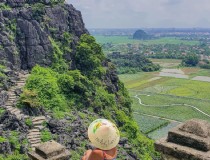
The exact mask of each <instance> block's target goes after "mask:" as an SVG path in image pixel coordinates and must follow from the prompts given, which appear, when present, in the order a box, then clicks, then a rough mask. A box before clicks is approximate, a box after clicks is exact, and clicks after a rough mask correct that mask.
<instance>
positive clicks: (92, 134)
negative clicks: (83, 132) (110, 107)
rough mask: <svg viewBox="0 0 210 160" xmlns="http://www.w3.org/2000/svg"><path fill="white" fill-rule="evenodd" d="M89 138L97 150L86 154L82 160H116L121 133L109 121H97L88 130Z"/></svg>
mask: <svg viewBox="0 0 210 160" xmlns="http://www.w3.org/2000/svg"><path fill="white" fill-rule="evenodd" d="M88 137H89V140H90V142H91V143H92V144H93V146H94V147H95V149H93V150H88V151H86V152H85V154H84V156H83V157H82V160H115V159H116V157H117V145H118V143H119V140H120V132H119V130H118V128H117V127H116V125H115V124H114V123H112V122H110V121H109V120H107V119H97V120H95V121H93V122H92V123H91V124H90V126H89V128H88Z"/></svg>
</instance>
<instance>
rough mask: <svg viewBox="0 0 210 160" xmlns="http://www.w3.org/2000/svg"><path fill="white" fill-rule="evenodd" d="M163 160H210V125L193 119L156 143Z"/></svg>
mask: <svg viewBox="0 0 210 160" xmlns="http://www.w3.org/2000/svg"><path fill="white" fill-rule="evenodd" d="M155 147H156V150H157V151H159V152H161V153H163V159H182V160H210V123H208V122H207V121H204V120H198V119H192V120H189V121H187V122H185V123H184V124H180V125H178V126H177V127H176V128H174V129H172V130H171V131H169V133H168V137H167V138H163V139H161V140H159V141H157V142H156V143H155Z"/></svg>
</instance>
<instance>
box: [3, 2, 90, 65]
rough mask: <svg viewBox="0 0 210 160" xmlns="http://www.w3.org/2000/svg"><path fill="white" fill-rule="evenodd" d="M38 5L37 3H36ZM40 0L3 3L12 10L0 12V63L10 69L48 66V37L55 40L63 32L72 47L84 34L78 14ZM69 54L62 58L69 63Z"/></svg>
mask: <svg viewBox="0 0 210 160" xmlns="http://www.w3.org/2000/svg"><path fill="white" fill-rule="evenodd" d="M38 2H39V3H38ZM48 2H49V1H42V0H36V1H35V0H4V1H2V0H1V1H0V3H1V4H3V5H7V6H8V7H12V8H10V9H0V57H1V60H0V64H3V65H7V66H9V67H11V66H12V68H13V69H20V68H21V69H31V68H32V67H33V66H34V65H36V64H39V65H41V66H50V65H51V64H52V61H53V47H52V44H51V42H50V40H49V36H51V37H52V36H53V38H54V39H56V40H59V39H60V38H61V37H62V34H63V33H65V32H68V33H71V34H72V35H73V42H72V44H71V45H72V46H71V47H72V48H75V44H76V42H77V40H78V38H79V37H80V36H81V34H84V33H88V31H87V30H86V29H85V27H84V23H83V20H82V16H81V13H80V12H79V11H77V10H76V9H75V8H74V7H73V6H72V5H68V4H62V3H60V4H56V5H51V4H50V3H48ZM72 55H73V53H67V54H66V55H64V56H65V58H66V59H67V60H68V61H70V60H71V59H72Z"/></svg>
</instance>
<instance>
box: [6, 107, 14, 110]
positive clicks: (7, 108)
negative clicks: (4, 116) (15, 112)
mask: <svg viewBox="0 0 210 160" xmlns="http://www.w3.org/2000/svg"><path fill="white" fill-rule="evenodd" d="M5 108H6V110H9V109H10V108H13V107H12V106H5Z"/></svg>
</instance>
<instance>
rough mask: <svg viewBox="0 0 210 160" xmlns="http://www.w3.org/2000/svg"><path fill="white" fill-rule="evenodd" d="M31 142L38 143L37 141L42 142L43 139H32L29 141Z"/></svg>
mask: <svg viewBox="0 0 210 160" xmlns="http://www.w3.org/2000/svg"><path fill="white" fill-rule="evenodd" d="M29 141H30V142H36V141H41V137H38V138H31V139H29Z"/></svg>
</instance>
